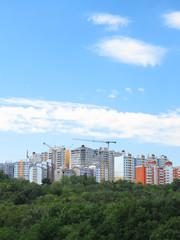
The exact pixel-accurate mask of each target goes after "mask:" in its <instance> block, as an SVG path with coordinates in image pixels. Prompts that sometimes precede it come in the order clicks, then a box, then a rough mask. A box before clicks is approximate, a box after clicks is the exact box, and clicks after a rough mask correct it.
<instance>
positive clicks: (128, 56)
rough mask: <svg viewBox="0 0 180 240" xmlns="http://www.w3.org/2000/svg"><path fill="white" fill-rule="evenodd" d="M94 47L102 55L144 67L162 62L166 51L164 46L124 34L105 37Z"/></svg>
mask: <svg viewBox="0 0 180 240" xmlns="http://www.w3.org/2000/svg"><path fill="white" fill-rule="evenodd" d="M93 48H94V49H95V51H97V53H98V54H99V55H100V56H106V57H110V58H112V59H113V60H115V61H117V62H121V63H128V64H134V65H142V66H144V67H146V66H148V65H151V66H155V65H157V64H160V63H161V60H162V57H163V56H164V54H165V52H166V49H165V48H163V47H160V46H154V45H151V44H148V43H145V42H142V41H139V40H136V39H132V38H127V37H122V36H119V37H114V38H108V39H104V40H102V41H100V42H99V43H97V44H95V45H94V46H93Z"/></svg>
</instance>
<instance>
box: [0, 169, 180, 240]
mask: <svg viewBox="0 0 180 240" xmlns="http://www.w3.org/2000/svg"><path fill="white" fill-rule="evenodd" d="M61 239H65V240H81V239H83V240H148V239H150V240H161V239H162V240H179V239H180V180H179V179H175V180H174V182H173V183H172V184H168V185H163V186H158V185H153V186H152V185H146V186H143V185H142V184H140V183H139V184H135V183H130V182H127V181H123V180H119V181H117V182H109V181H107V182H102V183H97V182H96V181H95V179H94V178H92V177H90V178H87V176H86V175H83V176H79V177H76V176H71V177H66V176H63V178H62V179H61V181H59V182H54V183H52V184H50V182H49V181H48V180H47V179H44V181H43V184H42V185H38V184H35V183H29V181H26V180H16V179H10V178H9V177H8V175H6V174H4V173H3V171H0V240H61Z"/></svg>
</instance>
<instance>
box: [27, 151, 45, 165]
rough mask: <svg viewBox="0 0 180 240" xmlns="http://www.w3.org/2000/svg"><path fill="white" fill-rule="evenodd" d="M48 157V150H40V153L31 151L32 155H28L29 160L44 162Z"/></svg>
mask: <svg viewBox="0 0 180 240" xmlns="http://www.w3.org/2000/svg"><path fill="white" fill-rule="evenodd" d="M48 159H49V154H48V152H42V153H36V152H33V153H32V156H31V157H30V161H31V162H34V163H36V162H45V161H47V160H48Z"/></svg>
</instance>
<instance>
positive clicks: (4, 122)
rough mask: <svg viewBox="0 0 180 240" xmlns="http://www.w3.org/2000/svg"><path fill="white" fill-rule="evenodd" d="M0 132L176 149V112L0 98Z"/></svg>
mask: <svg viewBox="0 0 180 240" xmlns="http://www.w3.org/2000/svg"><path fill="white" fill-rule="evenodd" d="M0 131H14V132H17V133H27V132H28V133H37V132H38V133H42V132H53V131H54V132H56V133H57V132H59V133H61V132H63V133H66V132H67V133H72V134H79V135H86V136H94V137H99V138H120V139H123V138H132V139H135V140H136V141H141V142H154V143H161V144H166V145H173V146H180V109H177V110H176V111H174V112H167V113H165V114H159V115H153V114H145V113H133V112H118V111H116V110H113V109H108V108H105V107H99V106H93V105H86V104H74V103H61V102H48V101H40V100H29V99H17V98H13V99H0Z"/></svg>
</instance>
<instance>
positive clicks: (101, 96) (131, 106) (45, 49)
mask: <svg viewBox="0 0 180 240" xmlns="http://www.w3.org/2000/svg"><path fill="white" fill-rule="evenodd" d="M0 29H1V37H0V136H1V138H0V148H1V159H0V162H4V161H6V160H8V161H17V160H20V159H22V158H24V157H25V154H26V150H27V149H28V150H29V152H30V153H31V152H33V151H35V152H41V151H47V150H48V149H47V148H46V147H45V146H44V145H43V144H42V143H43V142H47V143H48V144H49V145H51V146H53V145H65V146H66V147H67V148H68V147H69V146H70V145H71V144H74V145H73V147H78V146H79V145H81V144H83V142H81V141H75V140H73V138H82V139H96V140H113V141H117V144H116V145H115V144H113V145H111V146H110V148H111V149H114V150H117V151H118V150H119V151H120V150H122V149H125V150H126V151H127V152H131V153H132V154H133V155H136V154H141V153H143V154H148V153H155V154H156V155H157V156H158V155H162V154H164V155H167V156H168V157H169V159H170V160H171V161H173V163H174V165H175V166H176V165H180V100H179V90H180V81H179V76H180V67H179V62H180V41H179V39H180V3H179V1H178V0H177V1H175V0H171V1H170V0H168V1H167V0H159V1H154V0H147V1H144V0H133V1H132V0H131V1H130V0H126V1H119V0H114V1H112V0H111V1H110V0H106V1H104V0H103V1H101V0H97V1H91V0H86V1H83V0H77V1H72V0H71V1H70V0H67V1H60V0H59V1H56V0H54V1H50V0H48V1H47V0H43V1H42V0H40V1H33V0H32V1H20V0H16V1H9V0H4V1H3V0H2V1H1V2H0ZM84 143H85V144H86V145H87V146H89V147H93V148H99V147H100V146H101V144H99V143H91V142H84Z"/></svg>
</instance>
